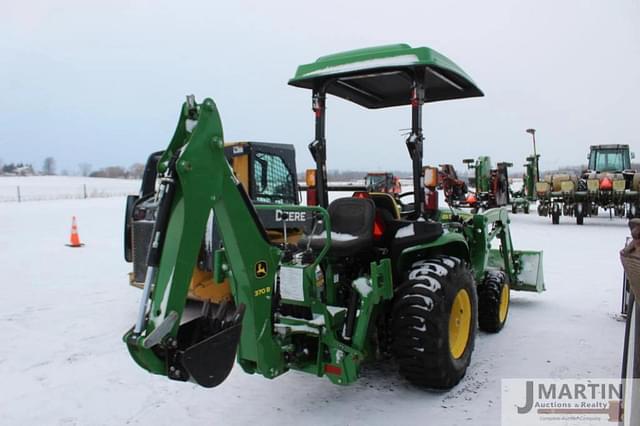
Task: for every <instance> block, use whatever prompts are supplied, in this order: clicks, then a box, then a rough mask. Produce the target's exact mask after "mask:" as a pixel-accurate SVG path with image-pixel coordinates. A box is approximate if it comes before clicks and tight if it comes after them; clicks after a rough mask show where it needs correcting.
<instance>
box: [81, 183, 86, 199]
mask: <svg viewBox="0 0 640 426" xmlns="http://www.w3.org/2000/svg"><path fill="white" fill-rule="evenodd" d="M82 187H83V188H84V198H87V184H86V183H84V184H82Z"/></svg>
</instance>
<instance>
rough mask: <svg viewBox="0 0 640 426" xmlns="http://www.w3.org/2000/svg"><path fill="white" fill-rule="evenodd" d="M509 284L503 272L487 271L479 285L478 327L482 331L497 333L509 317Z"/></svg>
mask: <svg viewBox="0 0 640 426" xmlns="http://www.w3.org/2000/svg"><path fill="white" fill-rule="evenodd" d="M509 291H510V288H509V284H507V283H506V282H505V276H504V273H503V272H502V271H487V274H486V275H485V277H484V281H482V283H481V284H480V285H478V326H479V327H480V330H482V331H486V332H489V333H497V332H499V331H500V330H502V328H503V327H504V325H505V323H506V322H507V317H508V316H509V302H510V294H509Z"/></svg>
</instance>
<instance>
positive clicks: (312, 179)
mask: <svg viewBox="0 0 640 426" xmlns="http://www.w3.org/2000/svg"><path fill="white" fill-rule="evenodd" d="M304 180H305V183H306V184H307V186H308V187H309V188H315V186H316V169H307V170H306V172H305V176H304Z"/></svg>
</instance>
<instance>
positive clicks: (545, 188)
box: [536, 145, 640, 225]
mask: <svg viewBox="0 0 640 426" xmlns="http://www.w3.org/2000/svg"><path fill="white" fill-rule="evenodd" d="M632 157H633V155H632V153H631V152H630V151H629V145H592V146H591V149H590V152H589V155H588V156H587V158H588V160H589V166H588V169H587V170H585V171H584V172H583V173H582V175H581V176H575V175H573V174H571V173H564V174H554V175H548V176H546V177H545V178H544V180H542V181H541V182H538V183H536V192H537V196H538V199H539V202H538V214H540V215H541V216H551V222H552V223H553V224H554V225H557V224H558V223H560V216H561V214H562V215H565V216H575V218H576V223H577V224H578V225H582V224H583V223H584V218H585V217H587V216H597V215H598V211H599V209H600V208H602V209H604V210H608V211H609V215H610V217H612V216H617V217H625V216H626V217H627V218H633V217H637V216H638V214H639V213H640V174H639V173H638V172H637V171H636V170H634V169H631V158H632Z"/></svg>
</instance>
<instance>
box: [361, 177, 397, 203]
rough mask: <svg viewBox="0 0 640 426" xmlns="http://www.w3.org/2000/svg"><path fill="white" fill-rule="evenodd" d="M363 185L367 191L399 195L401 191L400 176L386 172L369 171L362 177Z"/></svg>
mask: <svg viewBox="0 0 640 426" xmlns="http://www.w3.org/2000/svg"><path fill="white" fill-rule="evenodd" d="M364 186H365V188H366V191H367V192H382V193H385V194H391V195H393V196H396V197H397V196H399V195H400V193H401V192H402V185H401V184H400V178H399V177H398V176H395V175H394V174H393V173H388V172H369V173H367V175H366V176H365V177H364Z"/></svg>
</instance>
